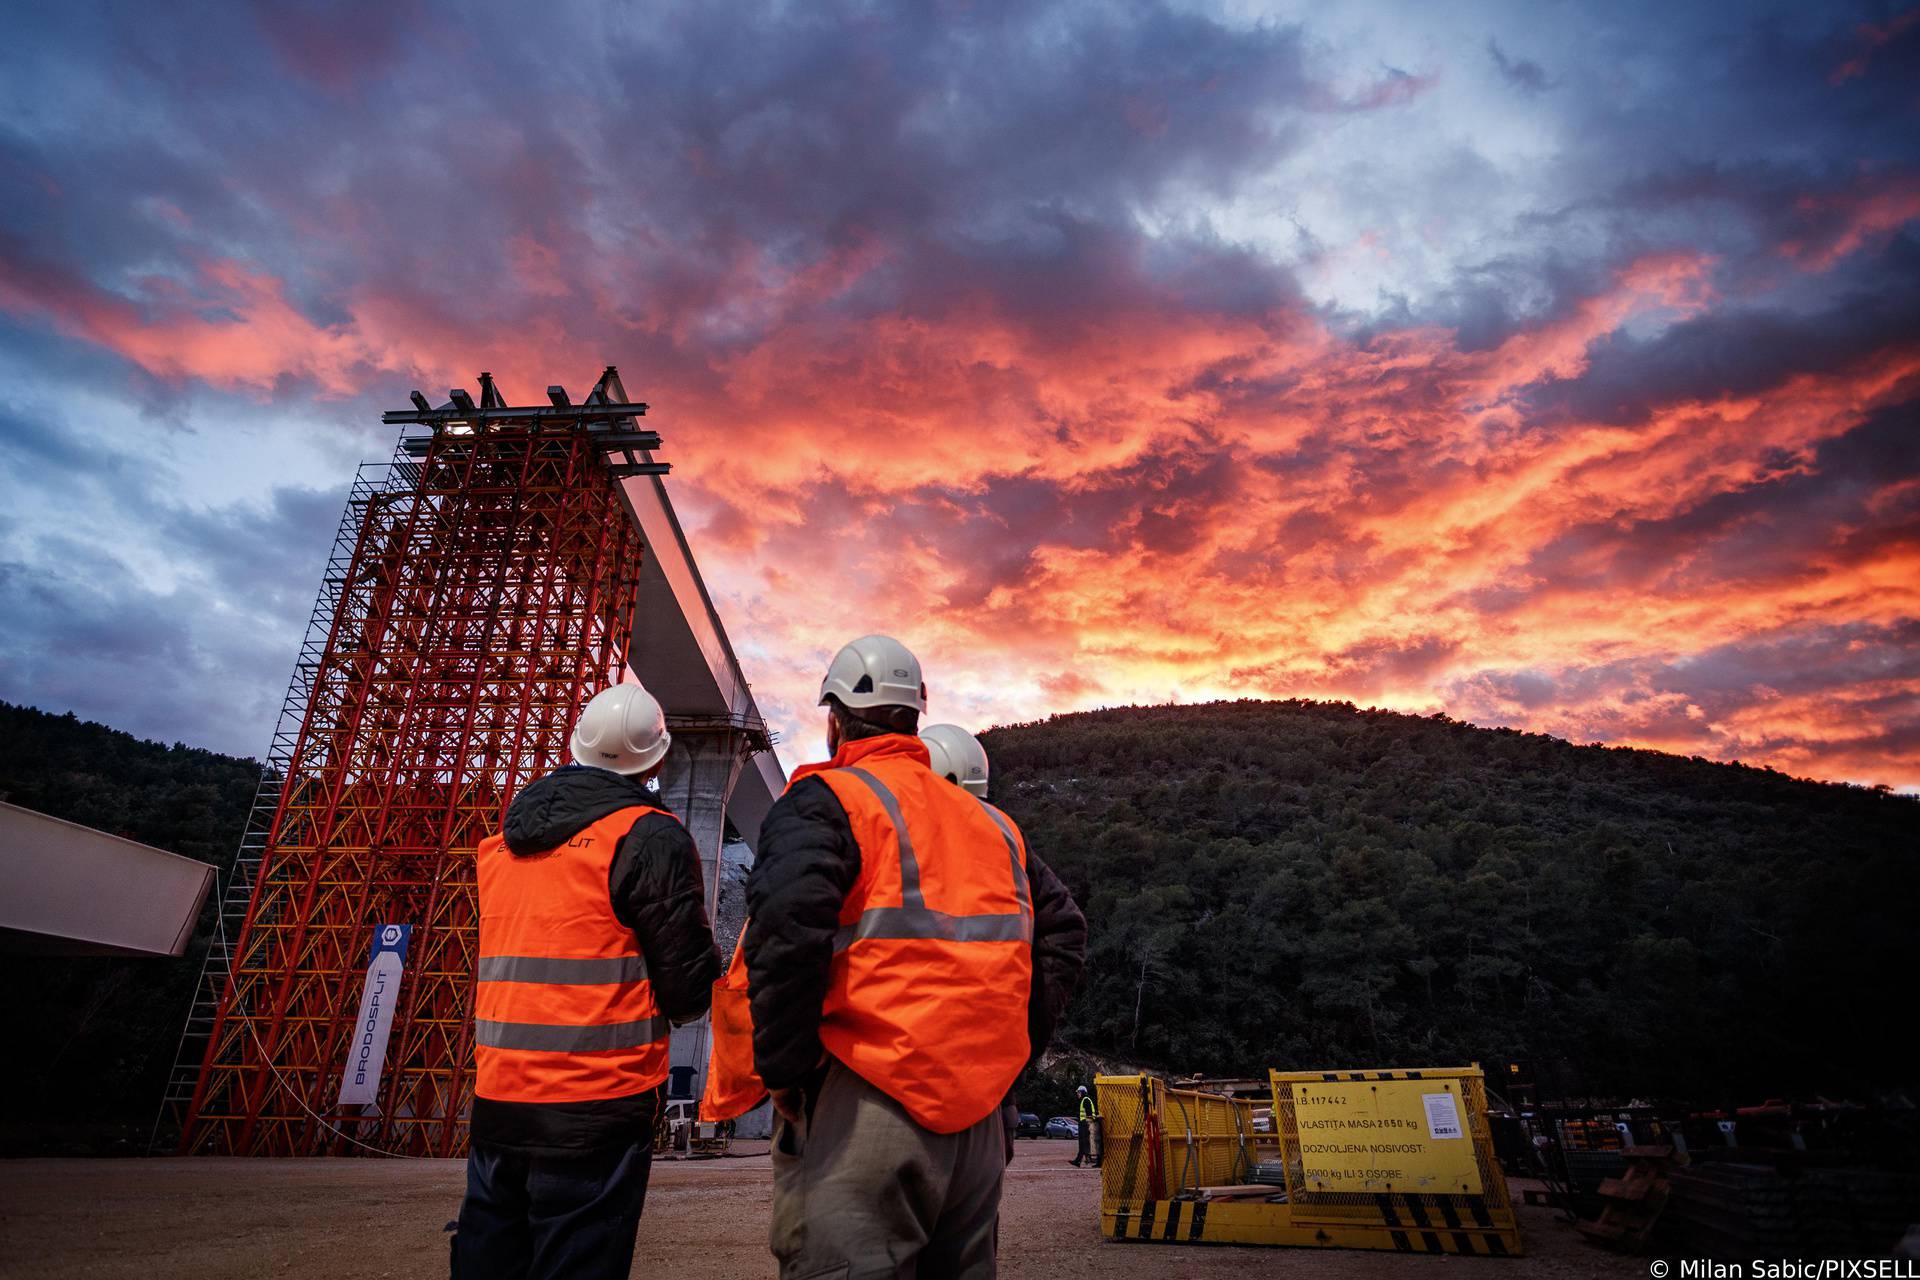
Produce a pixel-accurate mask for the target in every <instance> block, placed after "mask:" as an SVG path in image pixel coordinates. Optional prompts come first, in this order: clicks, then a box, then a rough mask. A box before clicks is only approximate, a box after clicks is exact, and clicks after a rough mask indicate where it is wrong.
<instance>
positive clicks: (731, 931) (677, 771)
mask: <svg viewBox="0 0 1920 1280" xmlns="http://www.w3.org/2000/svg"><path fill="white" fill-rule="evenodd" d="M667 727H668V728H669V729H670V730H671V731H672V733H673V747H672V748H671V750H669V751H668V753H667V759H666V763H665V765H664V766H663V767H662V769H661V770H660V796H661V799H662V800H664V801H665V802H666V806H667V807H668V808H669V809H671V810H673V812H674V813H675V814H676V815H677V816H678V817H679V819H680V821H681V822H683V823H685V824H686V827H687V831H688V832H689V834H691V835H692V836H693V842H694V845H695V847H697V848H698V849H699V851H700V874H701V879H702V882H703V884H704V887H705V890H706V898H707V918H708V919H709V920H711V921H712V922H713V933H714V941H715V942H716V943H718V944H719V947H720V955H721V959H722V962H723V963H724V962H725V961H726V960H727V959H729V958H731V957H732V955H733V947H734V943H735V942H737V941H738V940H739V937H740V930H741V928H742V927H743V926H744V925H745V922H746V917H745V903H744V902H740V903H735V902H733V901H732V900H731V899H728V900H727V901H726V902H725V903H723V901H722V895H721V881H722V878H723V876H724V873H725V865H726V862H727V861H728V859H727V858H726V855H725V852H724V850H725V847H726V835H727V802H728V800H729V798H730V797H731V796H732V794H733V788H734V784H735V783H736V782H738V781H739V779H740V773H741V770H742V769H743V768H744V767H745V765H746V763H747V761H748V759H749V758H750V757H751V756H753V755H754V753H755V752H757V751H763V750H765V749H766V739H767V733H766V729H765V727H764V726H762V725H760V724H758V723H751V722H746V721H745V718H744V717H723V716H674V715H669V716H668V717H667ZM709 1035H710V1028H709V1026H708V1023H707V1019H705V1018H701V1019H700V1020H699V1021H698V1022H693V1023H689V1024H688V1025H686V1026H684V1027H675V1028H674V1030H673V1042H672V1046H671V1050H670V1053H669V1064H670V1065H669V1072H670V1074H669V1076H668V1080H667V1096H668V1098H669V1099H670V1100H671V1099H676V1098H687V1097H692V1098H698V1097H699V1096H700V1092H701V1090H702V1088H703V1087H704V1086H705V1084H706V1070H707V1045H708V1038H709Z"/></svg>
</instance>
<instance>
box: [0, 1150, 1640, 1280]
mask: <svg viewBox="0 0 1920 1280" xmlns="http://www.w3.org/2000/svg"><path fill="white" fill-rule="evenodd" d="M1073 1148H1074V1144H1073V1143H1071V1142H1058V1141H1047V1140H1039V1141H1025V1142H1022V1143H1020V1145H1019V1153H1018V1156H1017V1158H1016V1159H1015V1160H1014V1163H1013V1167H1012V1169H1011V1170H1009V1172H1008V1181H1007V1191H1006V1199H1005V1207H1004V1210H1003V1217H1002V1223H1001V1235H1000V1239H1001V1274H1003V1275H1006V1276H1010V1277H1022V1276H1032V1277H1039V1276H1062V1277H1088V1278H1091V1277H1102V1278H1103V1280H1104V1278H1106V1277H1114V1278H1117V1280H1130V1278H1132V1277H1139V1278H1141V1280H1145V1278H1146V1277H1160V1276H1168V1275H1178V1276H1181V1277H1187V1276H1199V1277H1206V1276H1274V1275H1294V1276H1311V1277H1315V1278H1316V1280H1318V1278H1320V1277H1326V1278H1327V1280H1341V1278H1344V1277H1353V1278H1355V1280H1359V1278H1360V1277H1375V1276H1379V1277H1387V1278H1389V1280H1391V1278H1392V1277H1398V1276H1408V1277H1428V1278H1439V1277H1447V1278H1449V1280H1471V1278H1472V1277H1476V1276H1485V1277H1488V1280H1498V1278H1499V1277H1503V1276H1505V1277H1518V1276H1522V1275H1525V1276H1554V1277H1567V1278H1569V1280H1573V1278H1575V1277H1588V1276H1592V1277H1601V1276H1620V1277H1625V1276H1644V1275H1646V1274H1647V1264H1646V1262H1645V1260H1643V1259H1632V1258H1619V1257H1614V1256H1612V1255H1609V1254H1605V1253H1601V1252H1599V1251H1597V1250H1594V1249H1592V1248H1589V1247H1588V1246H1587V1245H1585V1244H1583V1243H1582V1242H1581V1241H1580V1239H1579V1237H1578V1236H1577V1235H1576V1234H1575V1233H1574V1232H1573V1230H1572V1229H1571V1228H1569V1227H1565V1226H1563V1225H1561V1224H1560V1223H1559V1222H1558V1220H1557V1219H1556V1218H1555V1217H1554V1215H1553V1214H1551V1213H1549V1212H1548V1211H1547V1210H1545V1209H1525V1210H1522V1218H1521V1230H1522V1232H1523V1234H1524V1237H1525V1240H1526V1246H1527V1250H1528V1255H1529V1256H1528V1257H1526V1258H1524V1259H1521V1260H1518V1261H1514V1260H1503V1259H1494V1258H1456V1257H1446V1256H1422V1255H1401V1254H1393V1253H1336V1252H1331V1251H1329V1252H1320V1251H1308V1250H1291V1249H1252V1248H1225V1247H1220V1246H1209V1247H1202V1246H1192V1245H1186V1246H1183V1245H1174V1244H1114V1243H1110V1242H1103V1241H1102V1240H1101V1239H1100V1238H1099V1235H1098V1211H1099V1195H1100V1193H1099V1175H1098V1174H1097V1173H1093V1172H1090V1171H1088V1170H1084V1169H1075V1168H1074V1167H1072V1166H1071V1165H1070V1164H1068V1163H1067V1162H1068V1160H1070V1159H1071V1158H1072V1157H1073ZM462 1170H463V1166H462V1165H461V1164H460V1163H459V1162H458V1161H451V1160H11V1161H4V1162H0V1276H5V1277H7V1278H8V1280H12V1278H13V1277H41V1276H49V1277H52V1276H58V1277H87V1278H88V1280H94V1278H100V1280H113V1278H115V1277H126V1278H128V1280H159V1278H161V1277H169V1276H192V1277H195V1280H218V1278H220V1277H229V1276H231V1277H235V1278H236V1280H238V1278H241V1277H247V1278H251V1277H257V1276H314V1277H327V1280H335V1278H337V1277H340V1276H352V1277H355V1278H356V1280H377V1278H378V1277H389V1276H391V1277H412V1276H443V1275H445V1274H446V1271H447V1237H446V1234H445V1230H444V1229H445V1227H446V1225H447V1223H448V1220H449V1219H451V1218H452V1217H453V1216H454V1215H455V1213H456V1212H457V1211H458V1209H459V1202H460V1193H461V1189H462V1187H463V1185H464V1179H463V1172H462ZM770 1202H771V1171H770V1167H769V1161H768V1158H767V1157H766V1156H765V1155H754V1156H746V1157H741V1158H729V1159H724V1160H701V1161H662V1162H660V1163H657V1164H655V1166H654V1172H653V1182H652V1186H651V1188H650V1190H649V1192H648V1196H647V1212H646V1217H645V1218H644V1219H643V1220H642V1221H641V1223H640V1245H639V1249H638V1251H637V1252H636V1254H635V1257H634V1265H633V1274H634V1275H635V1276H644V1277H663V1276H672V1277H675V1280H728V1278H730V1277H735V1276H772V1275H773V1274H774V1269H773V1264H772V1260H771V1258H770V1256H769V1255H768V1253H767V1247H766V1233H767V1215H768V1206H769V1204H770Z"/></svg>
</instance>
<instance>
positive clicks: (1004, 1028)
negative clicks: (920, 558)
mask: <svg viewBox="0 0 1920 1280" xmlns="http://www.w3.org/2000/svg"><path fill="white" fill-rule="evenodd" d="M820 702H821V705H823V706H825V707H826V708H827V709H828V719H827V746H828V749H829V750H830V751H831V752H832V753H833V758H832V759H831V760H829V761H827V762H826V763H825V764H818V765H808V766H805V767H803V768H801V769H798V770H795V772H794V778H793V781H792V782H791V783H790V784H789V786H788V788H787V791H786V794H785V795H783V796H782V797H781V798H780V800H779V801H778V802H776V803H775V805H774V806H773V808H772V810H771V811H770V812H769V813H768V814H767V818H766V821H765V822H764V823H763V824H762V826H761V829H760V844H759V850H758V857H757V860H756V862H755V864H754V868H753V872H752V875H751V876H750V877H749V879H748V882H747V903H748V907H749V919H748V924H747V928H746V932H745V935H744V936H743V938H742V943H741V954H742V956H743V958H744V960H745V963H746V969H747V979H748V984H747V985H748V994H749V997H750V1003H751V1013H752V1018H751V1022H752V1038H753V1060H754V1066H755V1068H756V1070H757V1072H758V1074H759V1076H760V1078H761V1079H762V1080H764V1081H765V1084H766V1087H767V1088H768V1089H769V1090H770V1091H771V1092H772V1094H773V1101H774V1107H775V1109H776V1110H777V1111H778V1112H779V1115H780V1122H779V1125H778V1127H777V1130H776V1133H775V1136H774V1150H773V1163H774V1190H773V1226H772V1231H771V1244H772V1248H773V1253H774V1256H775V1257H776V1258H777V1259H778V1260H779V1263H780V1273H781V1275H782V1276H783V1277H788V1278H789V1280H798V1278H799V1277H803V1276H812V1275H815V1274H821V1275H846V1276H849V1277H859V1276H917V1277H920V1278H921V1280H935V1278H936V1277H945V1276H964V1277H990V1276H992V1275H994V1274H995V1270H996V1259H995V1245H994V1240H995V1234H996V1226H997V1223H998V1219H999V1210H1000V1183H1001V1175H1002V1172H1003V1170H1004V1168H1005V1156H1004V1147H1005V1139H1004V1136H1003V1129H1002V1126H1001V1122H1000V1110H1001V1105H1002V1102H1003V1100H1004V1099H1005V1098H1006V1096H1007V1093H1008V1091H1009V1089H1010V1088H1011V1087H1012V1085H1013V1082H1014V1078H1015V1077H1016V1076H1018V1075H1019V1074H1020V1071H1021V1069H1022V1068H1023V1067H1025V1066H1026V1065H1027V1063H1028V1062H1029V1061H1030V1060H1031V1059H1033V1058H1035V1057H1037V1056H1038V1054H1039V1052H1040V1050H1041V1049H1043V1048H1044V1047H1045V1045H1046V1043H1047V1040H1048V1039H1049V1038H1050V1036H1051V1034H1052V1029H1053V1025H1054V1022H1055V1020H1056V1019H1057V1018H1058V1016H1059V1014H1060V1012H1061V1010H1062V1009H1063V1008H1064V1006H1065V1004H1066V1001H1067V999H1068V998H1069V997H1070V996H1071V995H1072V993H1073V988H1074V985H1075V984H1076V983H1077V982H1078V980H1079V975H1080V969H1081V965H1082V963H1083V960H1084V955H1085V945H1086V924H1085V921H1084V920H1083V919H1082V918H1081V915H1080V911H1079V908H1078V907H1076V906H1075V905H1074V903H1073V898H1072V896H1071V895H1070V894H1068V892H1067V891H1066V888H1065V887H1064V886H1063V885H1062V884H1061V883H1060V881H1059V879H1058V878H1057V877H1055V876H1054V875H1053V873H1052V872H1051V871H1049V870H1047V868H1046V867H1045V866H1044V865H1043V864H1042V863H1041V862H1040V861H1039V859H1037V858H1036V857H1034V856H1033V854H1032V853H1031V852H1030V851H1029V850H1028V849H1027V846H1026V842H1025V840H1024V839H1023V838H1022V836H1021V834H1020V831H1019V829H1018V828H1017V827H1016V826H1015V825H1014V823H1013V821H1012V820H1011V819H1010V818H1008V817H1007V816H1006V815H1005V814H1004V813H1001V812H1000V811H999V810H998V809H996V808H994V807H993V806H992V805H989V804H987V803H986V802H985V801H984V800H981V799H979V798H977V797H975V796H973V795H970V794H968V793H967V792H966V791H964V790H962V789H961V788H960V787H957V786H954V785H951V784H950V783H949V782H948V781H947V780H946V779H945V778H944V777H941V776H938V775H936V774H935V773H934V772H933V771H932V769H931V768H930V767H929V756H928V751H927V746H926V744H925V743H923V742H921V741H920V739H919V738H917V737H916V736H914V735H915V731H916V729H917V728H918V724H919V718H920V714H921V712H923V711H924V710H925V709H926V705H927V696H926V685H925V683H924V682H923V681H922V679H921V674H920V663H919V661H918V660H917V659H915V658H914V656H913V654H912V653H910V652H909V651H908V650H907V648H906V646H904V645H902V644H901V643H900V642H899V641H897V640H893V639H890V638H888V637H886V636H866V637H863V638H861V639H859V640H856V641H854V642H853V643H852V644H849V645H847V646H846V647H845V648H843V649H842V650H840V652H839V653H838V654H837V655H835V657H834V659H833V662H832V663H831V664H830V665H829V667H828V669H827V675H826V678H825V680H824V681H823V682H822V684H821V688H820Z"/></svg>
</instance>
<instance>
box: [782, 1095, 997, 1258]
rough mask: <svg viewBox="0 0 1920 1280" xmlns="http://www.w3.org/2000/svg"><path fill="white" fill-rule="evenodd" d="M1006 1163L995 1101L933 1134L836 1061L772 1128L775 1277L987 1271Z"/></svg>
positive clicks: (993, 1253) (994, 1252)
mask: <svg viewBox="0 0 1920 1280" xmlns="http://www.w3.org/2000/svg"><path fill="white" fill-rule="evenodd" d="M1006 1168H1007V1128H1006V1125H1005V1124H1004V1123H1002V1121H1001V1119H1000V1112H999V1110H998V1109H997V1108H996V1109H995V1110H993V1111H990V1112H988V1113H987V1115H986V1116H984V1117H983V1118H982V1119H981V1120H980V1122H979V1123H978V1124H975V1125H972V1126H971V1127H969V1128H966V1129H962V1130H961V1131H960V1132H958V1133H934V1132H933V1131H932V1130H929V1129H923V1128H921V1127H920V1125H919V1124H918V1123H916V1122H915V1120H914V1119H913V1117H912V1116H910V1115H908V1114H907V1112H906V1108H904V1107H902V1106H901V1105H900V1104H899V1103H898V1102H896V1101H894V1100H893V1099H892V1098H890V1097H888V1096H887V1095H886V1094H884V1093H882V1092H881V1091H880V1090H878V1089H876V1088H874V1087H873V1086H872V1085H871V1084H868V1083H867V1082H866V1081H865V1080H863V1079H861V1078H860V1077H859V1076H857V1075H855V1074H854V1073H853V1072H852V1071H850V1070H848V1069H847V1068H846V1067H845V1066H842V1065H841V1064H840V1063H839V1062H838V1061H833V1062H831V1063H830V1064H829V1066H828V1068H827V1072H826V1078H825V1080H824V1082H823V1083H822V1084H821V1085H820V1088H819V1092H818V1093H817V1094H816V1095H815V1096H814V1102H813V1106H812V1108H811V1109H810V1111H809V1114H808V1116H807V1118H806V1119H805V1120H804V1121H803V1122H802V1123H801V1124H798V1125H794V1124H790V1123H788V1122H787V1121H786V1120H781V1121H780V1122H779V1124H778V1125H777V1126H775V1128H774V1138H773V1224H772V1229H771V1231H770V1232H769V1233H768V1239H769V1243H771V1244H772V1246H773V1256H774V1257H775V1258H776V1259H777V1260H778V1261H779V1263H780V1276H781V1280H993V1277H994V1275H995V1274H996V1268H997V1267H998V1265H999V1264H998V1260H997V1259H998V1254H997V1246H996V1238H997V1234H998V1230H999V1222H1000V1184H1001V1178H1002V1175H1004V1174H1005V1172H1006Z"/></svg>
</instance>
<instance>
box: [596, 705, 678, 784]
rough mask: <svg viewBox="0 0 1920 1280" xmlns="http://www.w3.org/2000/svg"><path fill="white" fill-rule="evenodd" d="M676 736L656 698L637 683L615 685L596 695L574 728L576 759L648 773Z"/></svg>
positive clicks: (614, 768)
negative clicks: (670, 729)
mask: <svg viewBox="0 0 1920 1280" xmlns="http://www.w3.org/2000/svg"><path fill="white" fill-rule="evenodd" d="M672 745H673V735H672V734H670V733H668V732H667V717H666V715H665V713H663V712H662V711H661V710H660V704H659V702H658V701H656V700H655V699H654V696H653V695H652V694H650V693H648V692H647V691H646V689H644V688H643V687H641V686H640V685H637V684H616V685H614V686H613V687H612V688H610V689H602V690H601V691H600V692H598V693H596V694H594V695H593V698H592V700H591V701H589V702H588V703H587V705H586V706H584V707H582V708H581V709H580V719H579V720H578V721H576V722H575V723H574V726H573V742H572V744H571V746H572V748H573V758H574V760H575V761H577V762H578V763H580V764H585V765H592V766H593V767H594V768H596V769H611V770H613V771H614V772H615V773H645V772H646V771H647V770H649V769H651V768H653V766H655V765H656V764H659V763H660V759H661V757H662V756H664V755H666V754H667V748H668V747H670V746H672Z"/></svg>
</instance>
